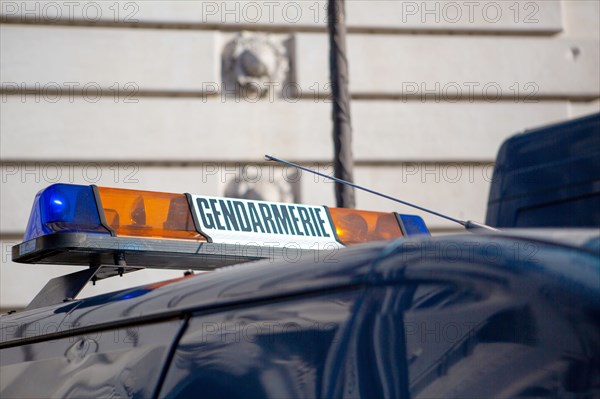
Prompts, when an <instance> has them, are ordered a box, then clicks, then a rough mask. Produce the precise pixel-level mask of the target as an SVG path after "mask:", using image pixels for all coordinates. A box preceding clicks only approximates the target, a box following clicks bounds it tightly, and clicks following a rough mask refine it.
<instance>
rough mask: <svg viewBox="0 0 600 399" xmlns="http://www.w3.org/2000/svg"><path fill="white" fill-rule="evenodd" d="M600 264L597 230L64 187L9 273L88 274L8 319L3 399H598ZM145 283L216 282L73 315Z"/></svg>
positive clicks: (40, 215)
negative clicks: (114, 288)
mask: <svg viewBox="0 0 600 399" xmlns="http://www.w3.org/2000/svg"><path fill="white" fill-rule="evenodd" d="M369 241H375V242H372V243H368V242H369ZM599 252H600V233H599V232H598V231H597V230H561V231H560V232H558V231H556V230H540V231H537V230H529V231H508V232H499V231H493V230H489V229H480V230H477V232H476V234H472V233H465V234H464V235H463V234H461V235H453V236H441V237H431V236H429V234H428V230H427V227H426V226H425V224H424V223H423V221H422V220H421V219H420V218H419V217H416V216H410V215H399V214H395V213H378V212H364V211H355V210H347V209H333V208H326V207H317V206H307V205H295V204H276V203H268V202H263V201H246V200H237V199H226V198H215V197H205V196H194V195H189V194H187V195H184V194H167V193H155V192H146V191H130V190H121V189H113V188H103V187H95V186H73V185H62V184H59V185H53V186H50V187H48V188H46V189H45V190H43V191H41V192H40V193H39V194H38V196H37V197H36V199H35V202H34V207H33V211H32V214H31V218H30V220H29V224H28V227H27V233H26V235H25V239H24V242H23V243H21V244H19V245H17V246H15V247H14V248H13V259H14V260H15V261H17V262H22V263H39V264H63V265H75V266H89V267H88V268H87V269H85V270H82V271H78V272H75V273H72V274H69V275H66V276H63V277H59V278H56V279H53V280H51V281H49V282H48V284H47V285H46V287H45V288H44V289H43V290H42V291H41V292H40V293H39V294H38V295H37V296H36V297H35V298H34V300H33V301H32V302H31V304H30V305H29V306H28V308H27V309H26V310H25V311H23V312H17V313H13V314H8V315H2V316H1V317H0V332H1V344H0V375H1V378H0V396H1V397H2V398H48V397H53V398H104V397H121V398H126V397H131V398H199V397H218V398H234V397H243V398H250V397H265V398H296V397H306V398H315V397H326V398H330V397H364V398H375V397H398V398H409V397H410V398H441V397H445V398H447V397H453V398H473V397H477V398H481V397H497V398H512V397H571V398H596V397H600V256H599ZM23 267H26V266H23ZM143 267H152V268H173V269H183V270H188V269H191V270H214V271H211V272H210V273H203V274H193V272H186V273H185V274H186V275H185V276H182V277H181V278H179V279H176V280H170V281H164V282H161V283H158V284H151V285H145V286H140V287H134V288H131V289H126V290H123V291H118V292H113V293H108V294H104V295H99V296H96V297H91V298H86V299H77V298H76V296H77V293H78V292H79V291H80V290H81V288H82V287H83V286H84V285H85V284H87V283H88V282H89V281H96V280H99V279H103V278H108V277H113V276H118V275H122V274H123V273H129V272H135V271H136V270H138V269H140V268H143Z"/></svg>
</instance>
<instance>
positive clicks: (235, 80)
mask: <svg viewBox="0 0 600 399" xmlns="http://www.w3.org/2000/svg"><path fill="white" fill-rule="evenodd" d="M288 71H289V59H288V57H287V55H286V49H285V47H284V46H283V45H282V44H281V43H277V42H275V41H274V40H272V39H271V37H270V36H269V35H268V34H264V33H250V32H241V33H239V34H238V35H237V37H236V38H235V39H234V40H233V41H231V42H230V43H228V44H227V45H226V46H225V48H224V50H223V83H224V84H225V85H226V89H227V90H225V91H226V92H228V91H229V88H230V87H231V85H232V84H235V85H236V86H237V88H238V89H242V91H243V92H246V93H248V92H250V93H252V94H253V95H260V96H262V95H264V94H265V93H266V92H267V90H269V88H270V87H271V88H273V86H274V85H273V84H274V83H277V84H279V86H277V87H279V88H281V86H282V85H283V84H284V81H285V79H286V76H287V73H288Z"/></svg>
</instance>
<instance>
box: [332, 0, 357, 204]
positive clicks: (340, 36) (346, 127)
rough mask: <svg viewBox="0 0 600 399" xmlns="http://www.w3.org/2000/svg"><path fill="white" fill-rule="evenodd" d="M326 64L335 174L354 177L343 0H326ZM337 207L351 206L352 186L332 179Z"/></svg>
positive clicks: (345, 177)
mask: <svg viewBox="0 0 600 399" xmlns="http://www.w3.org/2000/svg"><path fill="white" fill-rule="evenodd" d="M327 13H328V25H329V68H330V71H329V72H330V73H329V74H330V78H331V94H332V99H333V143H334V162H333V169H334V176H335V177H337V178H338V179H342V180H346V181H349V182H352V181H353V176H352V169H353V168H354V159H353V156H352V124H351V121H350V93H349V91H348V59H347V57H346V17H345V9H344V0H329V4H328V6H327ZM335 198H336V203H337V206H338V207H341V208H354V206H355V199H354V188H352V187H350V186H347V185H344V184H340V183H335Z"/></svg>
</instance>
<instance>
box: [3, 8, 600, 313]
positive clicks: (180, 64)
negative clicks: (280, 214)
mask: <svg viewBox="0 0 600 399" xmlns="http://www.w3.org/2000/svg"><path fill="white" fill-rule="evenodd" d="M599 4H600V3H599V2H598V1H597V0H562V1H560V0H556V1H554V0H552V1H527V0H502V1H400V0H389V1H379V0H377V1H372V0H371V1H367V0H348V1H347V25H348V31H349V36H348V53H349V54H348V57H349V65H350V88H351V93H352V97H353V102H352V118H353V127H354V147H353V151H354V155H355V160H356V169H355V179H356V181H357V182H359V183H360V184H363V185H366V186H369V187H371V188H374V189H377V190H381V191H383V192H386V193H388V194H391V195H395V196H399V197H401V198H403V199H406V200H409V201H412V202H416V203H419V204H421V205H424V206H426V207H430V208H434V209H437V210H439V211H441V212H445V213H448V214H451V215H454V216H456V217H459V218H468V219H473V220H479V221H483V220H484V219H485V209H486V202H487V195H488V190H489V185H490V181H491V174H492V170H493V162H494V158H495V156H496V152H497V151H498V149H499V146H500V144H501V143H502V141H503V140H505V139H506V138H507V137H509V136H511V135H513V134H516V133H518V132H521V131H523V130H525V129H529V128H534V127H538V126H543V125H546V124H549V123H552V122H557V121H562V120H565V119H569V118H575V117H578V116H582V115H586V114H590V113H593V112H598V111H599V110H600V105H599V104H600V103H599V98H600V61H599V59H600V54H599V47H600V46H599V44H600V22H599V18H600V17H599V16H600V6H599ZM0 12H1V25H0V81H1V93H0V94H1V102H0V157H1V163H0V164H1V170H2V182H1V186H0V215H1V216H0V217H1V219H0V239H1V243H2V259H1V265H0V308H2V309H9V308H20V307H23V306H25V305H26V304H27V303H28V302H29V301H30V300H31V299H32V298H33V296H34V295H35V294H36V293H37V292H38V291H39V290H40V289H41V288H42V286H43V285H44V284H45V282H46V281H47V280H48V279H49V278H51V277H54V276H57V275H60V274H65V273H68V272H72V271H75V270H76V269H75V268H69V267H52V266H35V265H18V264H14V263H12V262H11V261H10V247H11V246H12V245H14V244H16V243H18V242H20V240H21V238H22V235H23V232H24V229H25V226H26V224H27V219H28V216H29V212H30V208H31V204H32V201H33V198H34V196H35V193H36V192H37V191H38V190H40V189H42V188H44V187H46V186H48V185H49V184H52V183H56V182H59V181H60V182H66V183H78V184H97V185H106V186H116V187H124V188H131V189H148V190H157V191H173V192H192V193H197V194H206V195H223V194H224V192H225V190H226V189H227V185H228V184H230V182H231V181H232V180H235V179H242V180H243V179H244V178H246V180H247V181H249V183H250V184H251V185H252V184H254V185H255V186H256V187H257V188H258V189H259V190H260V192H261V193H262V194H263V195H264V196H265V197H266V198H267V199H284V200H294V199H295V200H300V201H302V202H304V203H313V204H324V205H328V206H332V205H334V196H333V187H332V185H331V184H330V183H328V182H324V181H322V180H318V179H317V180H316V179H315V178H314V177H312V176H301V177H300V179H299V180H298V181H297V184H296V186H295V188H294V189H291V188H290V187H289V185H287V184H286V183H285V181H284V179H283V177H284V176H286V173H287V171H285V170H282V169H280V168H278V167H275V166H273V165H268V164H266V163H265V162H264V161H263V155H264V154H265V153H269V154H275V155H278V156H279V157H282V158H286V159H288V160H291V161H294V162H301V163H304V164H307V165H308V166H311V167H314V168H318V169H319V170H321V171H325V172H331V167H330V162H331V159H332V153H333V146H332V142H331V122H330V113H331V104H330V103H329V102H328V100H327V95H328V90H327V88H328V83H327V82H328V42H327V33H326V2H325V1H317V0H297V1H288V0H273V1H95V2H94V1H6V0H2V1H0ZM242 31H247V32H251V34H260V33H264V34H268V35H269V37H270V40H272V41H273V42H274V43H278V44H279V45H281V46H282V48H283V49H285V56H286V57H287V59H288V60H289V72H288V73H287V75H286V76H285V77H284V79H283V80H282V81H281V82H278V83H281V85H280V86H277V87H275V88H274V90H273V91H272V92H270V93H268V95H267V96H265V97H264V98H256V97H251V98H248V97H246V98H243V97H242V98H236V97H235V95H232V94H231V93H227V92H224V91H227V90H226V88H225V87H224V86H223V85H222V83H221V82H222V76H221V63H222V51H223V49H224V46H225V45H226V44H227V43H229V42H231V40H233V39H235V37H236V35H238V33H239V32H242ZM290 88H292V89H293V90H290ZM224 89H225V90H224ZM357 202H358V207H359V208H361V209H371V210H385V211H392V210H394V211H399V212H404V213H412V211H411V210H410V209H406V208H404V209H403V208H401V207H398V206H396V205H395V204H393V203H390V202H386V201H385V200H382V199H379V198H376V197H373V196H367V195H363V193H360V192H359V193H357ZM422 216H424V218H425V220H426V222H427V223H428V224H429V226H430V228H431V230H432V231H433V232H434V233H446V232H452V231H455V230H456V229H455V226H453V225H451V224H448V223H446V222H445V221H444V220H441V219H435V218H432V217H429V216H427V215H422ZM179 274H180V273H179V272H158V271H144V272H136V273H133V274H130V275H128V276H126V277H124V278H122V279H112V281H101V282H99V283H98V285H96V286H95V287H92V286H90V287H88V288H86V289H85V291H84V293H83V295H93V294H95V293H98V292H104V291H109V290H113V289H118V288H120V287H124V286H127V285H129V286H131V285H138V284H143V283H146V282H150V281H155V280H157V279H163V278H166V277H169V276H173V275H177V276H178V275H179Z"/></svg>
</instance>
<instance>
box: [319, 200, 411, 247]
mask: <svg viewBox="0 0 600 399" xmlns="http://www.w3.org/2000/svg"><path fill="white" fill-rule="evenodd" d="M329 214H330V215H331V219H332V220H333V224H334V226H335V230H336V232H337V235H338V238H339V239H340V241H341V242H342V243H343V244H346V245H354V244H362V243H365V242H369V241H381V240H392V239H394V238H398V237H402V231H401V230H400V224H399V223H398V220H397V219H396V215H394V214H393V213H382V212H370V211H357V210H354V209H346V208H329Z"/></svg>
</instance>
